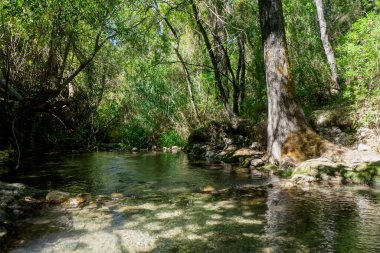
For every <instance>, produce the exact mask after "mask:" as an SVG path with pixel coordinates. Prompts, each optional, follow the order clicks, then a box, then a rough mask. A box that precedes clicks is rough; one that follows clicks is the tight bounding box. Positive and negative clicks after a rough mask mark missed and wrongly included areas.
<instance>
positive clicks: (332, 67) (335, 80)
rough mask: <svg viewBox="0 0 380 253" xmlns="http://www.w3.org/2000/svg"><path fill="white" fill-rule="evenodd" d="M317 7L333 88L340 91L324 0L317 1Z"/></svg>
mask: <svg viewBox="0 0 380 253" xmlns="http://www.w3.org/2000/svg"><path fill="white" fill-rule="evenodd" d="M315 6H316V7H317V16H318V22H319V29H320V32H321V40H322V44H323V48H324V50H325V54H326V57H327V62H328V63H329V66H330V70H331V78H332V82H333V86H332V87H331V88H333V89H337V90H338V91H340V85H339V75H338V71H337V69H336V61H335V56H334V51H333V49H332V47H331V44H330V41H329V36H328V34H327V24H326V20H325V16H324V13H323V2H322V0H315Z"/></svg>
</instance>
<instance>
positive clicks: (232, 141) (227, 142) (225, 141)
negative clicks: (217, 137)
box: [223, 137, 234, 147]
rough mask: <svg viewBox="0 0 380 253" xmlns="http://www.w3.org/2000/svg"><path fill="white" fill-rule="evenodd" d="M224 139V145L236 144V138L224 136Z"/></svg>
mask: <svg viewBox="0 0 380 253" xmlns="http://www.w3.org/2000/svg"><path fill="white" fill-rule="evenodd" d="M223 141H224V146H226V147H227V146H230V145H232V144H234V140H233V139H232V138H226V137H225V138H223Z"/></svg>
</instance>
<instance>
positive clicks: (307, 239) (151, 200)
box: [0, 153, 380, 252]
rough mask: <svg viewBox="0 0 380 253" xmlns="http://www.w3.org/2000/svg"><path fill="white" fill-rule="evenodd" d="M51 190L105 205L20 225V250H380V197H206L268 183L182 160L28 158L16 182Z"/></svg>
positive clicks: (48, 213) (356, 192)
mask: <svg viewBox="0 0 380 253" xmlns="http://www.w3.org/2000/svg"><path fill="white" fill-rule="evenodd" d="M0 180H2V181H8V182H23V183H26V184H28V185H30V186H35V187H38V188H41V189H59V190H62V191H68V192H70V193H72V194H76V193H80V192H90V193H92V195H93V196H95V195H98V194H103V195H110V194H111V193H114V192H119V193H123V194H124V196H126V197H124V198H121V199H111V198H105V199H103V200H101V201H95V200H94V201H93V202H92V203H91V204H90V205H87V206H85V207H82V208H67V209H63V208H60V207H57V208H49V209H44V210H41V212H40V214H39V215H37V216H35V217H32V218H28V219H25V220H23V221H20V223H19V228H20V229H19V232H18V234H17V236H16V237H15V241H14V248H13V249H12V251H13V252H380V191H379V190H375V189H369V188H364V187H334V188H330V187H319V188H308V189H281V188H280V187H278V186H276V185H275V186H274V187H273V188H269V189H268V191H267V192H266V194H264V195H263V194H256V193H255V192H243V193H238V192H234V191H232V192H229V193H228V194H222V195H217V196H216V195H209V194H201V193H199V189H200V188H202V187H205V186H207V185H211V186H213V187H214V188H216V189H223V188H226V187H234V186H239V185H245V184H255V185H260V184H265V183H266V182H263V181H260V180H258V179H255V178H254V179H252V178H251V176H250V175H248V174H236V173H233V172H232V170H231V168H229V167H220V166H219V167H218V166H206V165H204V164H192V163H191V162H189V161H188V159H187V156H186V155H184V154H182V153H179V154H152V153H148V154H118V153H93V154H76V155H64V156H48V157H38V159H35V158H31V159H29V160H27V161H26V162H25V163H24V164H23V165H22V169H21V170H20V172H19V173H18V174H17V175H16V176H12V177H11V176H9V175H7V174H2V175H0Z"/></svg>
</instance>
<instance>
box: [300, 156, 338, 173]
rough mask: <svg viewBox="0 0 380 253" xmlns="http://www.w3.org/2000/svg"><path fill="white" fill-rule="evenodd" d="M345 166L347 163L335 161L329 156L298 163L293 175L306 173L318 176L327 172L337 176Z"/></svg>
mask: <svg viewBox="0 0 380 253" xmlns="http://www.w3.org/2000/svg"><path fill="white" fill-rule="evenodd" d="M344 168H345V165H343V164H340V163H334V162H332V161H331V160H329V159H327V158H317V159H310V160H307V161H305V162H303V163H301V164H300V165H298V166H297V167H296V168H295V169H294V171H293V175H306V176H312V177H317V178H318V177H319V176H320V175H321V173H325V174H327V175H330V176H336V175H339V174H340V172H341V170H342V169H344Z"/></svg>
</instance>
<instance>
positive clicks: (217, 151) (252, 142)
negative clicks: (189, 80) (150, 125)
mask: <svg viewBox="0 0 380 253" xmlns="http://www.w3.org/2000/svg"><path fill="white" fill-rule="evenodd" d="M352 124H353V123H352V122H351V121H348V120H347V119H346V118H345V117H342V115H340V114H337V113H336V112H326V111H323V112H316V113H315V114H314V116H313V123H312V125H313V126H314V127H315V129H316V131H318V133H319V134H321V135H322V136H323V137H324V138H325V139H327V140H329V141H331V142H335V143H336V145H340V146H341V147H342V148H344V149H346V150H349V152H348V154H349V156H348V157H346V159H345V161H344V162H340V161H338V160H332V159H328V158H324V157H316V158H314V159H310V160H307V161H305V162H303V163H299V164H297V163H295V162H294V161H291V160H285V161H283V162H282V163H280V164H277V165H274V164H270V163H269V161H268V159H267V155H266V148H265V141H264V138H263V136H265V133H264V134H263V132H265V131H264V130H263V129H262V128H261V130H260V128H259V127H257V126H253V125H250V124H247V122H243V124H241V126H239V127H238V128H233V127H231V126H229V125H228V124H220V123H215V124H211V125H209V126H207V127H204V128H201V129H198V130H197V131H194V133H193V134H192V135H191V136H190V137H189V143H188V146H187V147H186V149H185V150H186V152H187V153H188V154H189V155H190V156H191V157H192V159H198V160H206V161H209V162H214V163H215V162H219V163H227V164H232V165H233V166H235V167H236V171H241V172H243V173H250V174H253V175H259V176H262V177H266V176H268V175H270V174H273V175H277V176H280V177H282V178H288V179H291V181H292V183H293V184H310V183H318V182H327V183H331V184H366V185H369V186H374V187H380V153H379V152H380V135H378V134H379V133H378V130H377V129H366V128H359V129H357V130H356V131H353V129H352V128H351V126H352Z"/></svg>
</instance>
